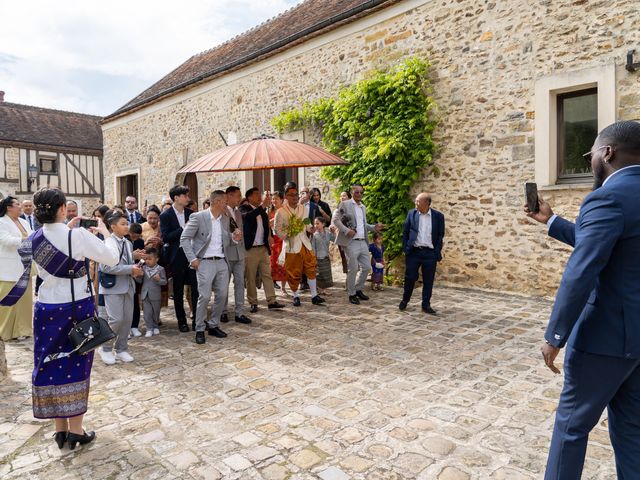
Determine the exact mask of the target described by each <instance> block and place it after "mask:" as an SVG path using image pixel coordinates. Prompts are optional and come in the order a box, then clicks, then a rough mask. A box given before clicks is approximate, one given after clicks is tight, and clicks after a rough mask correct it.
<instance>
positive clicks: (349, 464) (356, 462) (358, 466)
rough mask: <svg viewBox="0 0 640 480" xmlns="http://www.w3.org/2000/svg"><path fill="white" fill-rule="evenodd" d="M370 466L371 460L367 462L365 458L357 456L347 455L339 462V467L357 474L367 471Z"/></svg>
mask: <svg viewBox="0 0 640 480" xmlns="http://www.w3.org/2000/svg"><path fill="white" fill-rule="evenodd" d="M371 465H373V462H372V461H371V460H367V459H366V458H364V457H360V456H358V455H349V456H348V457H346V458H345V459H344V460H342V461H341V462H340V466H341V467H343V468H345V469H346V470H351V471H353V472H357V473H360V472H365V471H367V470H368V469H369V467H371Z"/></svg>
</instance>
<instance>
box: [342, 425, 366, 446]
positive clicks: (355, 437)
mask: <svg viewBox="0 0 640 480" xmlns="http://www.w3.org/2000/svg"><path fill="white" fill-rule="evenodd" d="M335 438H336V439H338V440H342V441H344V442H347V443H358V442H360V441H361V440H362V439H363V438H364V434H363V433H362V432H361V431H360V430H358V429H357V428H353V427H347V428H345V429H343V430H341V431H340V432H338V433H337V434H336V437H335Z"/></svg>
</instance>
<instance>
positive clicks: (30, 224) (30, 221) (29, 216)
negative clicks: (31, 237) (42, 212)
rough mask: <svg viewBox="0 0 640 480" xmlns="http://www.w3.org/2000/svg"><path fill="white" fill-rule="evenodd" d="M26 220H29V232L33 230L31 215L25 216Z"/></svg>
mask: <svg viewBox="0 0 640 480" xmlns="http://www.w3.org/2000/svg"><path fill="white" fill-rule="evenodd" d="M27 218H28V219H29V226H30V227H31V230H33V221H32V220H31V215H27Z"/></svg>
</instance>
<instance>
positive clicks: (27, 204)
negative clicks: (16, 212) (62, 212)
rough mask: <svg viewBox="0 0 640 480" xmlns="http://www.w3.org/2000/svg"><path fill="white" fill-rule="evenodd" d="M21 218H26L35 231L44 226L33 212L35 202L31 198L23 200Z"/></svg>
mask: <svg viewBox="0 0 640 480" xmlns="http://www.w3.org/2000/svg"><path fill="white" fill-rule="evenodd" d="M20 218H24V219H25V220H26V221H27V223H28V224H29V226H30V227H31V230H33V231H34V232H35V231H36V230H40V228H42V225H40V222H38V219H37V218H36V216H35V215H34V213H33V202H32V201H31V200H23V201H22V214H21V215H20Z"/></svg>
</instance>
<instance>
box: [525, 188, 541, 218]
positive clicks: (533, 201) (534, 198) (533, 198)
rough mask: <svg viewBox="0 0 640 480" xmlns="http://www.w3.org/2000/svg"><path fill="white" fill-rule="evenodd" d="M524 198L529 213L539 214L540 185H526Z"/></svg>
mask: <svg viewBox="0 0 640 480" xmlns="http://www.w3.org/2000/svg"><path fill="white" fill-rule="evenodd" d="M524 198H525V200H526V202H527V207H529V211H530V212H533V213H538V212H539V211H540V206H539V205H538V184H537V183H534V182H527V183H525V184H524Z"/></svg>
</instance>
